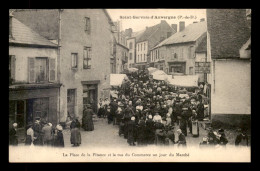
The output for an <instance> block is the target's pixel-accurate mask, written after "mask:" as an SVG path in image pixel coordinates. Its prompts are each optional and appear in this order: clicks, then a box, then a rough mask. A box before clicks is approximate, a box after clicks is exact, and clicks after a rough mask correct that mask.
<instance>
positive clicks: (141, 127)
mask: <svg viewBox="0 0 260 171" xmlns="http://www.w3.org/2000/svg"><path fill="white" fill-rule="evenodd" d="M145 131H146V125H145V121H144V120H140V121H139V123H138V125H137V143H138V144H139V145H144V144H145V143H146V142H145V140H146V132H145Z"/></svg>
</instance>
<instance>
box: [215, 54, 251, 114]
mask: <svg viewBox="0 0 260 171" xmlns="http://www.w3.org/2000/svg"><path fill="white" fill-rule="evenodd" d="M213 65H214V64H213ZM213 70H214V69H213ZM213 73H214V74H215V76H213V83H212V84H213V85H212V91H211V92H212V93H211V94H212V96H211V97H212V110H211V112H212V114H251V62H250V61H249V60H239V59H231V60H216V61H215V72H214V71H213ZM214 79H215V81H214ZM214 82H215V83H214Z"/></svg>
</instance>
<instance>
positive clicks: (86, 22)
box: [85, 17, 91, 34]
mask: <svg viewBox="0 0 260 171" xmlns="http://www.w3.org/2000/svg"><path fill="white" fill-rule="evenodd" d="M90 29H91V27H90V18H89V17H85V31H86V32H87V33H88V34H90Z"/></svg>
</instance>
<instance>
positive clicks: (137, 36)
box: [131, 30, 145, 40]
mask: <svg viewBox="0 0 260 171" xmlns="http://www.w3.org/2000/svg"><path fill="white" fill-rule="evenodd" d="M144 31H145V30H141V31H138V32H133V33H132V36H131V38H132V37H135V38H136V40H137V39H139V38H140V36H141V35H142V34H143V33H144Z"/></svg>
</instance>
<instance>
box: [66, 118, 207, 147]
mask: <svg viewBox="0 0 260 171" xmlns="http://www.w3.org/2000/svg"><path fill="white" fill-rule="evenodd" d="M94 128H95V129H94V131H84V130H83V129H81V139H82V140H81V145H80V147H93V146H95V147H98V146H99V147H117V148H118V147H128V146H129V145H128V143H127V140H126V139H124V138H123V135H121V137H119V135H118V126H117V125H113V124H108V123H107V120H106V119H104V118H98V119H97V120H96V121H95V122H94ZM177 129H178V126H176V128H175V129H174V130H175V131H174V132H175V141H177V140H178V135H177V133H176V130H177ZM63 134H64V143H65V147H71V146H72V145H71V144H70V130H69V129H66V130H64V131H63ZM204 136H206V131H205V130H204V129H203V128H202V127H200V136H199V137H192V134H190V133H188V135H187V137H186V140H187V145H188V146H197V147H198V146H199V143H200V142H201V141H202V137H204ZM150 146H151V145H150ZM75 148H76V147H75ZM133 148H134V147H133Z"/></svg>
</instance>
